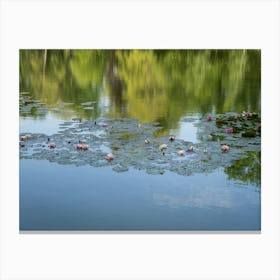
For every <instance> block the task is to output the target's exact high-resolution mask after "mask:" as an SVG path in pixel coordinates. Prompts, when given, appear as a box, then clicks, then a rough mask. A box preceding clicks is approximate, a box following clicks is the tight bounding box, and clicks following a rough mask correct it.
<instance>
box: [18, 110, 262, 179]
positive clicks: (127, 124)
mask: <svg viewBox="0 0 280 280" xmlns="http://www.w3.org/2000/svg"><path fill="white" fill-rule="evenodd" d="M217 119H218V120H219V121H218V123H217V121H215V120H217ZM186 121H187V120H186ZM258 123H260V117H258V116H254V118H253V117H243V116H240V117H239V118H235V117H234V114H225V115H218V116H213V115H212V116H211V121H209V120H207V118H206V119H205V120H203V119H202V120H201V121H199V122H196V123H195V125H196V126H197V128H198V134H200V139H202V141H201V142H200V143H192V142H188V141H185V140H182V139H178V138H176V140H175V138H174V141H169V137H170V136H169V135H166V136H165V137H161V138H155V137H154V135H155V132H156V131H157V130H159V129H161V127H160V126H159V124H158V123H141V125H139V121H138V120H136V119H129V118H102V119H97V120H92V121H82V120H81V119H78V118H73V119H72V121H67V122H64V123H62V124H61V125H60V131H59V132H58V133H56V134H53V135H49V136H47V135H45V134H28V138H27V140H26V141H24V142H23V141H22V140H21V142H20V158H21V159H37V160H42V159H47V160H49V161H50V162H57V163H59V164H73V165H76V166H81V165H91V166H94V167H102V166H112V169H113V170H114V171H116V172H125V171H127V170H129V168H135V169H139V170H146V172H147V173H149V174H158V175H162V174H164V173H165V171H166V170H169V171H172V172H175V173H177V174H181V175H191V174H193V173H207V172H211V171H213V170H215V169H217V168H220V167H223V168H230V167H231V166H232V164H233V163H234V162H237V161H238V160H242V159H246V158H247V157H248V152H260V144H261V139H260V131H259V130H258V128H259V126H258ZM104 124H106V125H104ZM228 127H232V128H233V131H232V133H226V128H228ZM236 127H237V128H238V129H235V128H236ZM250 129H251V130H253V129H254V131H255V132H256V133H255V135H254V136H253V137H252V136H250V137H244V133H246V132H248V130H250ZM255 129H256V130H255ZM24 135H26V133H23V134H21V135H20V139H22V136H24ZM213 138H214V140H213ZM145 139H149V144H148V145H147V142H146V141H145ZM50 141H51V143H53V144H52V145H51V146H50ZM167 143H168V145H167ZM77 145H85V147H86V149H78V148H77ZM225 145H226V146H228V147H229V149H228V150H227V152H223V146H225ZM78 147H79V146H78ZM159 147H160V148H159ZM162 147H164V148H162ZM180 151H181V152H180ZM182 151H183V152H182ZM108 154H113V158H112V160H108ZM182 155H184V156H182ZM259 164H260V163H259Z"/></svg>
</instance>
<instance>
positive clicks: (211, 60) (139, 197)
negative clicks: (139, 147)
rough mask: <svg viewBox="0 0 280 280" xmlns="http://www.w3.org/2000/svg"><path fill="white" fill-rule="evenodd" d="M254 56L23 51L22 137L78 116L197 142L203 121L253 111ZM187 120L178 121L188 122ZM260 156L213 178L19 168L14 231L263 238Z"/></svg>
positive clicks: (38, 165)
mask: <svg viewBox="0 0 280 280" xmlns="http://www.w3.org/2000/svg"><path fill="white" fill-rule="evenodd" d="M260 59H261V57H260V52H259V51H257V50H252V51H249V50H247V51H243V50H241V51H223V50H219V51H215V50H213V51H192V50H189V51H181V50H177V51H170V50H169V51H165V50H161V51H159V50H155V51H149V50H145V51H140V50H133V51H111V50H107V51H100V50H47V51H45V50H32V51H31V50H21V51H20V127H19V130H20V133H44V134H46V135H52V134H54V133H56V132H57V131H59V125H60V124H61V123H63V122H65V121H68V120H72V119H73V118H75V117H79V118H80V119H81V121H82V122H83V121H86V120H94V119H97V118H99V117H128V118H135V119H138V120H139V121H140V122H152V121H156V122H159V123H160V124H161V126H162V129H160V130H159V131H157V132H156V133H155V135H154V137H163V136H168V135H169V134H174V135H175V136H176V137H177V138H181V139H184V140H187V141H191V142H193V143H198V142H200V141H201V139H200V138H199V136H198V133H197V127H196V125H195V124H196V123H197V122H199V119H200V118H201V117H205V116H207V114H209V113H211V114H216V113H226V112H238V113H240V112H242V111H250V112H257V113H259V112H260V110H261V108H260V95H261V93H260V89H261V76H260V75H261V74H260V73H261V65H260ZM186 119H187V120H188V121H185V120H186ZM258 154H259V153H257V154H253V155H251V156H249V157H248V158H247V159H243V160H241V161H238V162H235V163H233V165H232V166H231V167H228V168H225V169H223V168H217V169H216V170H215V171H214V172H211V173H207V174H204V173H197V174H193V175H191V176H180V175H178V174H176V173H173V172H165V173H164V174H163V175H149V174H147V173H146V172H145V171H139V170H135V169H133V168H130V169H129V171H127V172H123V173H117V172H114V171H112V168H111V167H110V166H108V167H99V168H95V167H92V166H89V165H87V166H80V167H77V166H72V165H71V166H70V165H63V164H57V163H55V162H52V163H51V162H49V161H46V160H25V159H21V160H20V229H21V230H260V228H261V220H260V193H261V192H260V187H261V186H260V164H258V163H259V158H258V156H256V155H258Z"/></svg>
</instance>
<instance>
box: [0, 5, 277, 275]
mask: <svg viewBox="0 0 280 280" xmlns="http://www.w3.org/2000/svg"><path fill="white" fill-rule="evenodd" d="M0 3H1V6H0V8H1V17H0V19H1V57H0V61H1V83H0V85H1V99H0V106H1V110H0V114H1V119H0V120H1V134H0V135H1V169H0V170H1V176H0V180H1V181H0V182H1V193H0V199H1V204H0V207H1V224H0V228H1V239H0V242H1V243H0V248H1V249H0V254H1V255H0V256H1V259H0V261H1V263H0V265H1V268H0V271H1V272H0V278H1V279H29V280H32V279H36V280H37V279H216V280H217V279H223V280H224V279H254V280H258V279H265V280H269V279H280V272H279V264H280V259H279V251H280V250H279V249H280V248H279V238H280V231H279V221H280V217H279V213H280V211H279V210H280V208H279V205H280V203H279V175H278V173H279V143H280V141H279V127H280V126H279V77H280V73H279V49H280V46H279V34H280V30H279V2H278V1H269V0H263V1H253V0H251V1H210V0H208V1H142V2H138V1H132V2H129V1H117V0H115V1H103V2H97V1H25V0H20V1H8V0H6V1H3V0H2V1H1V2H0ZM20 48H188V49H190V48H201V49H206V48H247V49H248V48H261V49H262V168H263V172H262V233H261V234H19V232H18V164H17V161H18V151H17V149H18V117H17V115H18V49H20Z"/></svg>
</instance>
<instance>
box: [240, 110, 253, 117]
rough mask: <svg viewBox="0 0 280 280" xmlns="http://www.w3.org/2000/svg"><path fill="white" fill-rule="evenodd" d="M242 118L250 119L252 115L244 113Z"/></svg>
mask: <svg viewBox="0 0 280 280" xmlns="http://www.w3.org/2000/svg"><path fill="white" fill-rule="evenodd" d="M242 116H243V117H245V118H250V117H251V116H252V114H251V113H249V112H245V111H244V112H243V114H242Z"/></svg>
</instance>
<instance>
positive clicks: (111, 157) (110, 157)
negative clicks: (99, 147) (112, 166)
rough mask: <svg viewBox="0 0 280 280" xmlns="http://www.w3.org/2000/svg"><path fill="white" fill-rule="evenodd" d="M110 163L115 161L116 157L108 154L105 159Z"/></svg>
mask: <svg viewBox="0 0 280 280" xmlns="http://www.w3.org/2000/svg"><path fill="white" fill-rule="evenodd" d="M105 158H106V159H107V160H108V161H111V160H113V159H114V155H113V154H107V155H106V157H105Z"/></svg>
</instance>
